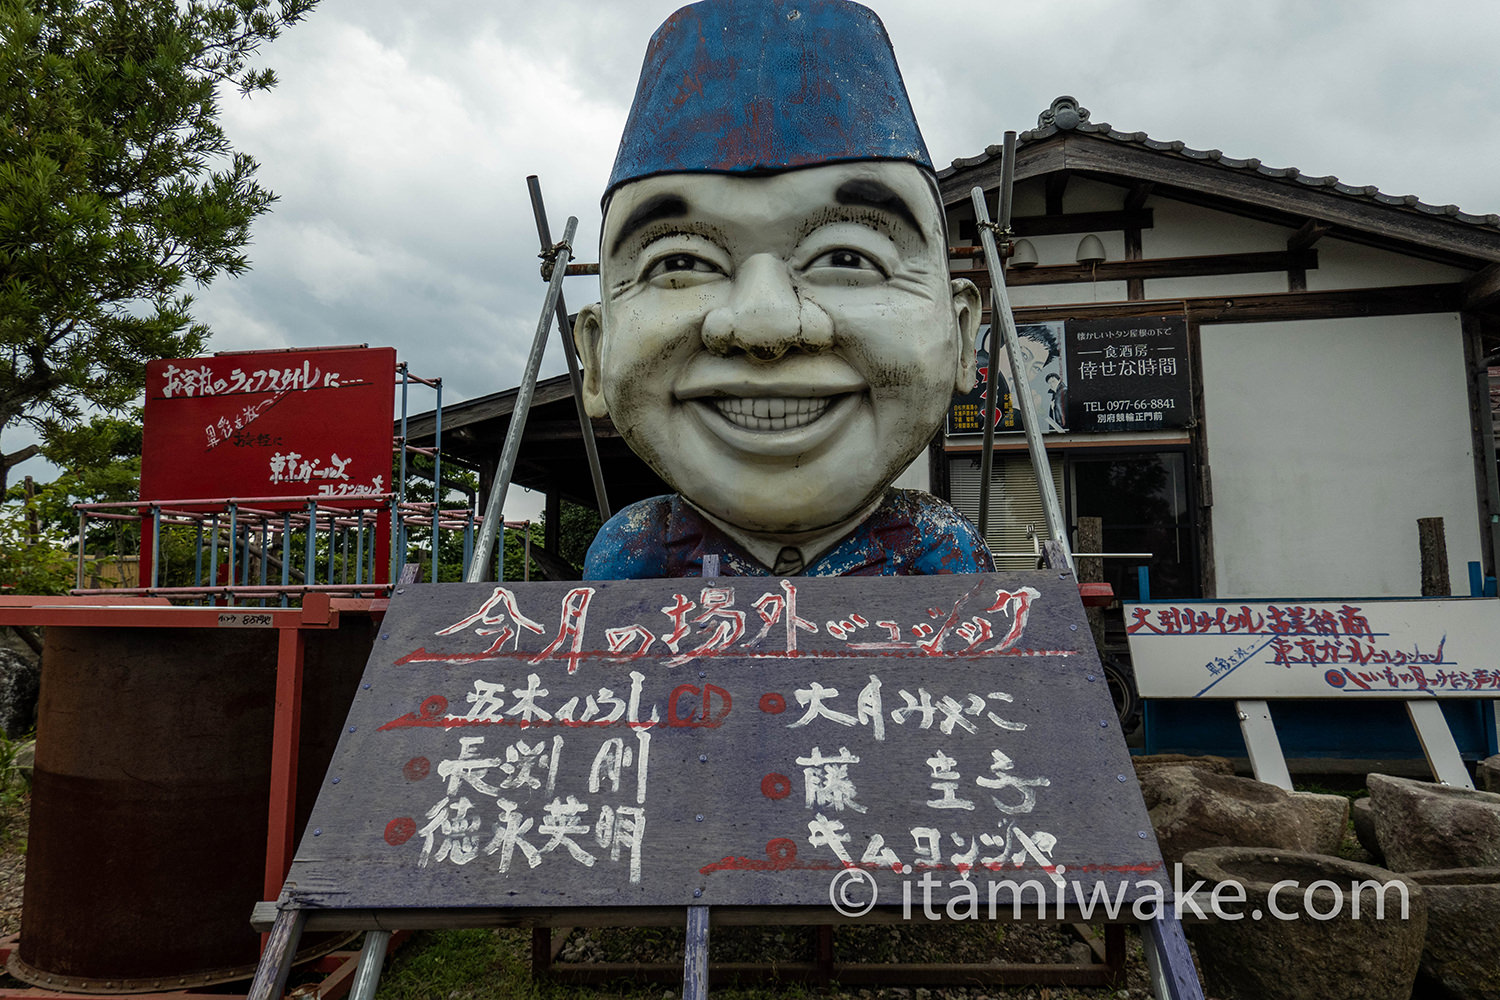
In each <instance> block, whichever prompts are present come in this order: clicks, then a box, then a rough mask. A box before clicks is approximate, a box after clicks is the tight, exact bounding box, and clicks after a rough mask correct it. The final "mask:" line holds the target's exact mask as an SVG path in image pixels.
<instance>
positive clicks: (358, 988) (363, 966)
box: [349, 931, 391, 1000]
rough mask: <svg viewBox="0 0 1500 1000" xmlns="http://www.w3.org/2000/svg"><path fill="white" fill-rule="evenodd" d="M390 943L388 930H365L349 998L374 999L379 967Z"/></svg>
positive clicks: (356, 999) (354, 999)
mask: <svg viewBox="0 0 1500 1000" xmlns="http://www.w3.org/2000/svg"><path fill="white" fill-rule="evenodd" d="M390 944H391V932H390V931H365V944H364V947H363V948H361V949H360V952H359V965H358V967H356V969H355V971H354V985H353V986H351V987H349V1000H374V998H375V987H376V985H377V984H379V982H380V967H381V966H382V965H384V964H385V953H386V949H387V948H389V947H390Z"/></svg>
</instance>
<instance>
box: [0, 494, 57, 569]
mask: <svg viewBox="0 0 1500 1000" xmlns="http://www.w3.org/2000/svg"><path fill="white" fill-rule="evenodd" d="M44 492H45V491H44ZM44 502H46V501H44V500H43V498H42V497H41V496H39V497H37V498H35V499H33V500H31V501H29V502H27V501H24V500H23V501H14V502H10V503H0V594H66V593H67V592H68V588H70V587H72V586H73V583H74V580H75V579H76V564H75V563H74V558H73V556H72V555H70V554H69V552H68V546H69V544H70V543H71V541H72V540H71V538H70V537H69V536H67V535H65V534H64V533H63V532H61V531H58V530H57V529H55V528H51V527H48V526H47V525H46V524H45V523H44V522H43V521H42V518H41V516H40V513H39V511H40V508H41V506H42V504H43V503H44Z"/></svg>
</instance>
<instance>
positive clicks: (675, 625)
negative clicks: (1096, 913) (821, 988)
mask: <svg viewBox="0 0 1500 1000" xmlns="http://www.w3.org/2000/svg"><path fill="white" fill-rule="evenodd" d="M1083 621H1084V617H1083V611H1082V607H1081V605H1080V603H1079V599H1078V590H1077V584H1076V583H1075V582H1074V580H1073V578H1072V577H1071V576H1070V575H1060V574H1058V573H1056V572H1045V571H1043V572H1035V573H1017V574H987V575H978V576H933V577H922V578H914V577H907V578H901V579H881V578H876V579H860V580H855V579H812V578H803V579H796V580H780V579H776V578H744V577H738V578H732V579H724V580H719V581H713V580H696V579H688V580H684V579H679V580H656V581H618V582H600V583H593V584H585V585H576V584H575V585H567V584H550V583H538V584H511V585H506V586H496V585H494V584H428V585H415V586H408V587H405V588H402V589H401V590H398V591H397V593H396V595H395V596H394V597H393V598H392V601H391V606H390V610H389V612H388V614H387V616H386V618H385V622H384V625H383V627H382V630H381V634H380V638H379V639H378V640H377V642H376V644H375V646H376V649H375V652H374V654H373V655H372V657H371V659H370V663H369V666H368V668H367V670H366V673H365V677H364V680H363V682H362V684H361V685H360V689H359V691H358V692H357V694H356V697H355V699H354V706H353V709H352V711H351V713H350V716H349V719H348V722H347V725H346V727H345V732H344V733H343V736H342V740H341V742H340V744H339V747H338V749H337V751H336V753H335V755H334V759H333V763H332V765H331V767H330V769H329V772H328V775H327V777H326V779H325V781H324V784H323V786H322V788H321V790H320V792H319V796H318V800H317V806H316V808H315V810H314V812H313V815H312V818H311V820H310V822H309V825H308V828H307V833H306V834H305V836H304V838H303V840H302V843H301V845H300V847H299V850H298V852H297V856H296V860H295V862H294V863H293V865H292V868H291V874H290V875H289V877H288V882H287V896H286V898H285V899H284V903H290V904H291V905H293V906H301V907H308V908H322V907H348V908H393V907H434V906H443V907H494V906H506V905H515V906H526V907H560V906H589V905H610V906H621V905H655V906H662V905H670V906H678V905H706V904H713V905H723V904H732V905H767V904H771V905H775V904H789V905H812V906H826V905H827V904H828V903H829V899H830V895H829V894H830V882H831V881H832V880H833V879H834V878H835V877H836V876H839V875H840V874H841V873H843V872H845V871H846V870H850V869H858V870H859V871H861V872H868V873H869V874H870V876H871V879H872V880H873V883H874V884H875V886H876V889H877V890H878V892H879V897H880V900H881V901H882V902H886V903H892V904H895V903H899V902H900V900H901V893H902V887H901V883H902V881H903V880H914V879H917V878H920V877H921V876H922V875H923V873H925V872H933V873H936V877H938V878H939V879H940V880H941V882H942V883H944V884H946V883H949V882H951V881H954V880H960V879H963V878H965V877H968V878H971V879H973V880H974V881H975V882H976V883H979V884H980V886H981V888H982V887H983V884H984V880H990V881H1003V880H1007V879H1008V880H1010V882H1012V883H1014V884H1015V885H1017V886H1018V885H1020V884H1022V883H1026V882H1030V883H1032V886H1031V887H1030V888H1029V889H1028V890H1025V891H1026V892H1028V893H1030V894H1031V895H1025V896H1024V897H1023V898H1025V899H1027V900H1030V899H1031V898H1032V897H1033V896H1034V894H1035V893H1036V891H1037V889H1038V888H1045V890H1046V891H1047V893H1048V898H1049V899H1052V898H1054V895H1055V893H1057V892H1058V891H1065V892H1066V894H1067V896H1068V899H1069V901H1071V900H1072V898H1073V893H1074V890H1073V889H1071V888H1067V889H1066V890H1060V889H1059V886H1062V885H1064V884H1065V883H1071V882H1074V881H1077V882H1078V883H1080V885H1081V886H1082V891H1083V892H1085V893H1091V892H1093V891H1094V889H1095V886H1096V885H1102V886H1103V887H1104V889H1105V891H1108V892H1109V893H1110V895H1111V897H1112V898H1113V897H1114V896H1116V895H1117V894H1119V893H1120V892H1123V893H1124V898H1125V899H1126V900H1131V899H1135V898H1137V895H1138V893H1139V892H1141V891H1142V890H1141V886H1142V885H1143V884H1145V883H1148V882H1157V883H1158V884H1159V885H1160V886H1165V881H1164V880H1162V874H1161V859H1160V855H1159V853H1158V850H1157V846H1156V841H1155V838H1154V836H1153V835H1152V834H1151V827H1150V825H1149V822H1148V819H1147V816H1146V811H1145V808H1144V806H1143V804H1142V801H1141V796H1140V792H1139V791H1138V789H1137V786H1136V783H1135V780H1134V775H1133V772H1132V770H1131V766H1130V763H1129V760H1128V757H1127V752H1126V748H1125V744H1124V740H1123V739H1122V736H1121V733H1120V729H1119V726H1118V723H1117V721H1116V719H1115V716H1114V711H1113V708H1112V704H1111V701H1110V697H1109V693H1108V688H1107V686H1106V684H1105V681H1104V677H1103V675H1102V674H1101V673H1100V671H1099V668H1098V661H1097V658H1096V656H1095V653H1094V651H1093V648H1092V643H1091V641H1090V638H1089V632H1088V629H1087V628H1086V627H1082V626H1080V624H1079V623H1081V622H1083ZM861 878H863V876H861ZM1122 887H1123V888H1122ZM1012 891H1018V890H1015V889H1014V888H1013V887H1012V888H1003V889H1001V890H1000V893H999V896H998V900H999V903H1000V905H1002V906H1005V905H1009V900H1010V899H1011V895H1010V894H1011V892H1012ZM1167 895H1168V896H1169V895H1170V893H1169V892H1168V893H1167ZM985 899H986V901H987V897H985ZM981 905H984V904H983V903H982V904H981Z"/></svg>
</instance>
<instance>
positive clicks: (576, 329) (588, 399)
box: [573, 302, 609, 418]
mask: <svg viewBox="0 0 1500 1000" xmlns="http://www.w3.org/2000/svg"><path fill="white" fill-rule="evenodd" d="M603 320H604V312H603V309H602V308H601V307H600V305H599V303H597V302H595V303H594V304H593V305H591V306H584V307H583V308H582V309H580V310H578V319H576V320H575V321H574V322H573V343H574V345H575V346H577V348H578V362H579V364H581V365H582V366H583V405H584V408H585V409H586V410H588V413H589V416H591V417H595V418H598V417H606V416H608V415H609V406H608V405H607V404H606V403H605V402H604V380H603V379H601V378H600V377H599V370H600V355H601V352H602V350H603V341H604V327H603Z"/></svg>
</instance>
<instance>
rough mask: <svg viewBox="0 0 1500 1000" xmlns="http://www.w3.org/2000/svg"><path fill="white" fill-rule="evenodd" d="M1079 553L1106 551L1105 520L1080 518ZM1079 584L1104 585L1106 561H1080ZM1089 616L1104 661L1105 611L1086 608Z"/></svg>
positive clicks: (1093, 559) (1097, 646) (1095, 642)
mask: <svg viewBox="0 0 1500 1000" xmlns="http://www.w3.org/2000/svg"><path fill="white" fill-rule="evenodd" d="M1078 551H1079V552H1103V551H1104V519H1103V518H1101V517H1080V518H1079V519H1078ZM1077 562H1078V582H1079V583H1102V582H1104V560H1103V559H1098V558H1088V559H1079V560H1077ZM1084 610H1085V611H1086V612H1087V613H1088V616H1089V631H1090V632H1092V633H1093V634H1094V646H1095V647H1096V648H1097V649H1098V650H1099V658H1100V659H1101V660H1102V659H1104V609H1103V608H1085V609H1084Z"/></svg>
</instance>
